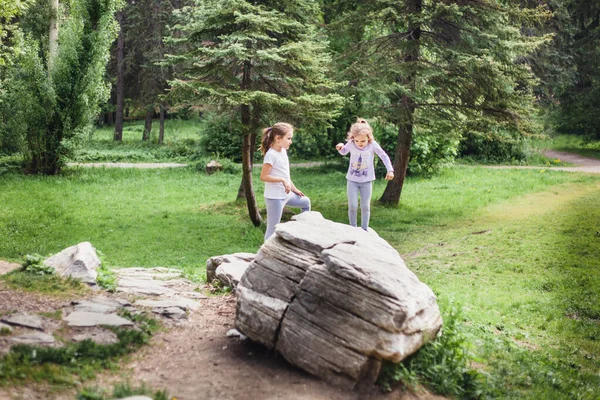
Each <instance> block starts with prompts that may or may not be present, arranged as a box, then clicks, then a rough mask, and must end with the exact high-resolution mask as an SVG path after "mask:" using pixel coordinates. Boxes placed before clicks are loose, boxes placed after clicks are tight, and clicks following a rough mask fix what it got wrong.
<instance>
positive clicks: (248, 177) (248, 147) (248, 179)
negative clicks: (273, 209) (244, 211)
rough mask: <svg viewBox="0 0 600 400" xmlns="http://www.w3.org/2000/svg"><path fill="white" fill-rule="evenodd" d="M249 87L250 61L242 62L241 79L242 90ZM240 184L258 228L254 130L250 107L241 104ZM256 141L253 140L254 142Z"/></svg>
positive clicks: (251, 216)
mask: <svg viewBox="0 0 600 400" xmlns="http://www.w3.org/2000/svg"><path fill="white" fill-rule="evenodd" d="M249 85H250V61H245V62H244V71H243V77H242V90H247V89H248V87H249ZM241 113H242V133H243V138H244V139H243V143H242V182H243V184H244V193H245V195H246V204H247V206H248V215H249V216H250V220H251V221H252V223H253V224H254V226H260V223H261V222H262V218H261V217H260V213H259V211H258V204H257V203H256V195H255V193H254V188H253V187H252V154H253V153H252V147H253V138H252V137H253V136H255V137H256V133H255V129H254V128H253V127H252V121H251V118H250V105H248V104H242V106H241ZM255 140H256V139H254V141H255Z"/></svg>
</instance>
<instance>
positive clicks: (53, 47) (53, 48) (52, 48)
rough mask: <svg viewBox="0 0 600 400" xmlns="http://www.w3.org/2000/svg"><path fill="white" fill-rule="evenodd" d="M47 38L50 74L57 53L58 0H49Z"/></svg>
mask: <svg viewBox="0 0 600 400" xmlns="http://www.w3.org/2000/svg"><path fill="white" fill-rule="evenodd" d="M48 36H49V40H48V72H50V71H51V70H52V67H53V65H54V59H55V58H56V54H57V53H58V0H50V30H49V31H48Z"/></svg>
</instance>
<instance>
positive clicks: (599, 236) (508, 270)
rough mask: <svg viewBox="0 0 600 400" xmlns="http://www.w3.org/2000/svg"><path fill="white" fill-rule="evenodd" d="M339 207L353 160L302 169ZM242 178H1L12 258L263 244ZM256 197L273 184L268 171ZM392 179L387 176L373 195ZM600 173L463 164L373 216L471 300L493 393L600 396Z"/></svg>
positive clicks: (317, 204) (427, 275)
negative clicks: (81, 247) (85, 250)
mask: <svg viewBox="0 0 600 400" xmlns="http://www.w3.org/2000/svg"><path fill="white" fill-rule="evenodd" d="M292 177H293V179H294V182H295V184H296V186H298V188H300V189H301V190H302V191H304V192H305V193H307V194H308V195H309V196H310V197H311V199H312V203H313V208H314V209H315V210H317V211H320V212H321V213H322V214H323V215H324V216H325V217H326V218H329V219H332V220H335V221H339V222H346V220H347V213H346V210H347V208H346V195H345V179H344V171H342V170H339V169H338V168H336V167H329V166H322V167H318V168H311V169H300V168H297V169H293V171H292ZM239 179H240V177H239V176H236V175H229V174H225V173H219V174H215V175H210V176H208V175H205V174H203V173H199V172H196V171H195V170H194V169H192V168H183V169H159V170H137V169H123V170H119V169H102V168H100V169H88V168H72V169H67V170H66V171H65V174H64V175H63V176H52V177H40V176H22V175H13V174H4V175H1V176H0V232H2V240H1V241H0V258H2V259H7V260H11V261H20V260H22V258H23V256H24V255H26V254H32V253H39V254H42V255H49V254H52V253H56V252H58V251H60V250H62V249H64V248H65V247H67V246H71V245H74V244H76V243H79V242H82V241H90V242H91V243H92V244H93V245H94V246H95V247H96V248H97V249H98V250H100V251H101V252H102V259H103V263H104V264H105V265H107V266H109V267H114V268H118V267H133V266H142V267H153V266H166V267H175V268H181V269H182V270H184V271H185V272H186V273H187V274H188V276H190V277H191V278H193V279H196V280H200V279H202V278H203V277H204V273H205V262H206V259H207V258H209V257H211V256H214V255H221V254H228V253H233V252H240V251H247V252H256V251H257V250H258V248H259V247H260V245H261V244H262V237H263V230H262V229H258V228H255V227H253V226H252V225H251V223H250V221H249V219H248V217H247V215H246V209H245V203H243V202H241V203H236V202H235V195H236V193H237V189H238V186H239ZM255 185H256V192H257V193H256V194H257V198H258V201H259V205H260V206H261V207H264V203H263V200H262V183H260V182H259V180H258V171H255ZM384 187H385V182H384V181H382V180H379V181H377V182H376V183H375V186H374V196H373V198H374V199H377V198H378V197H379V196H380V195H381V193H382V192H383V189H384ZM598 221H600V176H591V175H583V174H574V173H566V172H560V171H547V170H544V169H539V170H537V169H527V170H518V169H487V168H482V167H473V166H456V167H453V168H450V169H448V170H446V171H444V172H442V173H441V174H439V175H437V176H435V177H434V178H432V179H428V180H425V179H420V178H409V179H407V181H406V184H405V188H404V191H403V194H402V202H401V205H400V206H399V207H383V206H379V205H376V204H374V205H373V207H372V210H371V227H372V228H373V229H375V230H376V231H377V232H378V233H379V234H380V235H381V236H382V237H383V238H384V239H386V240H387V241H388V242H390V243H391V244H392V245H393V246H394V247H395V248H396V249H398V251H399V252H400V254H401V255H402V256H403V258H404V259H405V261H406V262H407V265H408V266H409V268H411V269H412V270H413V271H415V272H416V274H417V275H418V276H419V278H420V279H421V280H423V281H424V282H425V283H427V284H428V285H430V286H431V287H432V289H433V290H434V291H435V292H436V294H437V295H438V298H439V300H440V304H442V306H443V307H447V306H448V304H451V303H453V304H458V305H459V306H460V307H462V308H463V320H462V321H461V322H462V328H463V329H464V332H465V334H466V337H467V339H468V343H469V345H470V351H471V352H472V359H473V366H474V367H476V368H477V369H478V370H480V371H481V372H482V373H484V374H485V375H486V376H487V378H488V379H487V381H488V383H489V393H490V396H492V397H501V398H514V399H522V398H531V399H545V398H548V399H550V398H552V399H560V398H580V399H597V398H600V377H599V375H598V374H599V371H600V356H599V354H600V299H599V298H598V297H599V296H598V293H600V272H599V271H598V266H599V264H598V260H599V259H600V233H599V232H598V231H599V230H600V226H598Z"/></svg>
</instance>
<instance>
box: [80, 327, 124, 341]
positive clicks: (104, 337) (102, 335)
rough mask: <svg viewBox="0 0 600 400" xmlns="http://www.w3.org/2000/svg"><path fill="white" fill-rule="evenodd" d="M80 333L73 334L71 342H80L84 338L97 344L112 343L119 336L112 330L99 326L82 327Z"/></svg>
mask: <svg viewBox="0 0 600 400" xmlns="http://www.w3.org/2000/svg"><path fill="white" fill-rule="evenodd" d="M83 329H84V330H83V331H82V332H81V333H78V334H76V335H74V336H73V337H72V338H71V340H72V341H73V342H82V341H84V340H86V339H89V340H92V341H93V342H95V343H98V344H114V343H118V342H119V338H118V337H117V335H116V334H115V333H114V332H111V331H108V330H106V329H102V328H100V327H91V328H83Z"/></svg>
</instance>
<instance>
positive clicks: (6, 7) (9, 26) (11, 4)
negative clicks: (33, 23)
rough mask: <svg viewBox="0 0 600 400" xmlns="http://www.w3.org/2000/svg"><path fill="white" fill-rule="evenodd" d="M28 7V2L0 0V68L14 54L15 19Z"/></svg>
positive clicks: (26, 0) (25, 0)
mask: <svg viewBox="0 0 600 400" xmlns="http://www.w3.org/2000/svg"><path fill="white" fill-rule="evenodd" d="M28 5H29V0H0V68H3V67H5V66H6V65H7V64H8V63H9V58H10V57H11V55H12V54H13V53H14V48H13V46H14V45H15V41H14V40H13V37H14V35H15V31H16V29H17V18H18V17H19V16H20V15H21V14H22V13H23V11H25V10H26V9H27V6H28ZM0 83H1V80H0ZM0 88H1V86H0Z"/></svg>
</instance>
